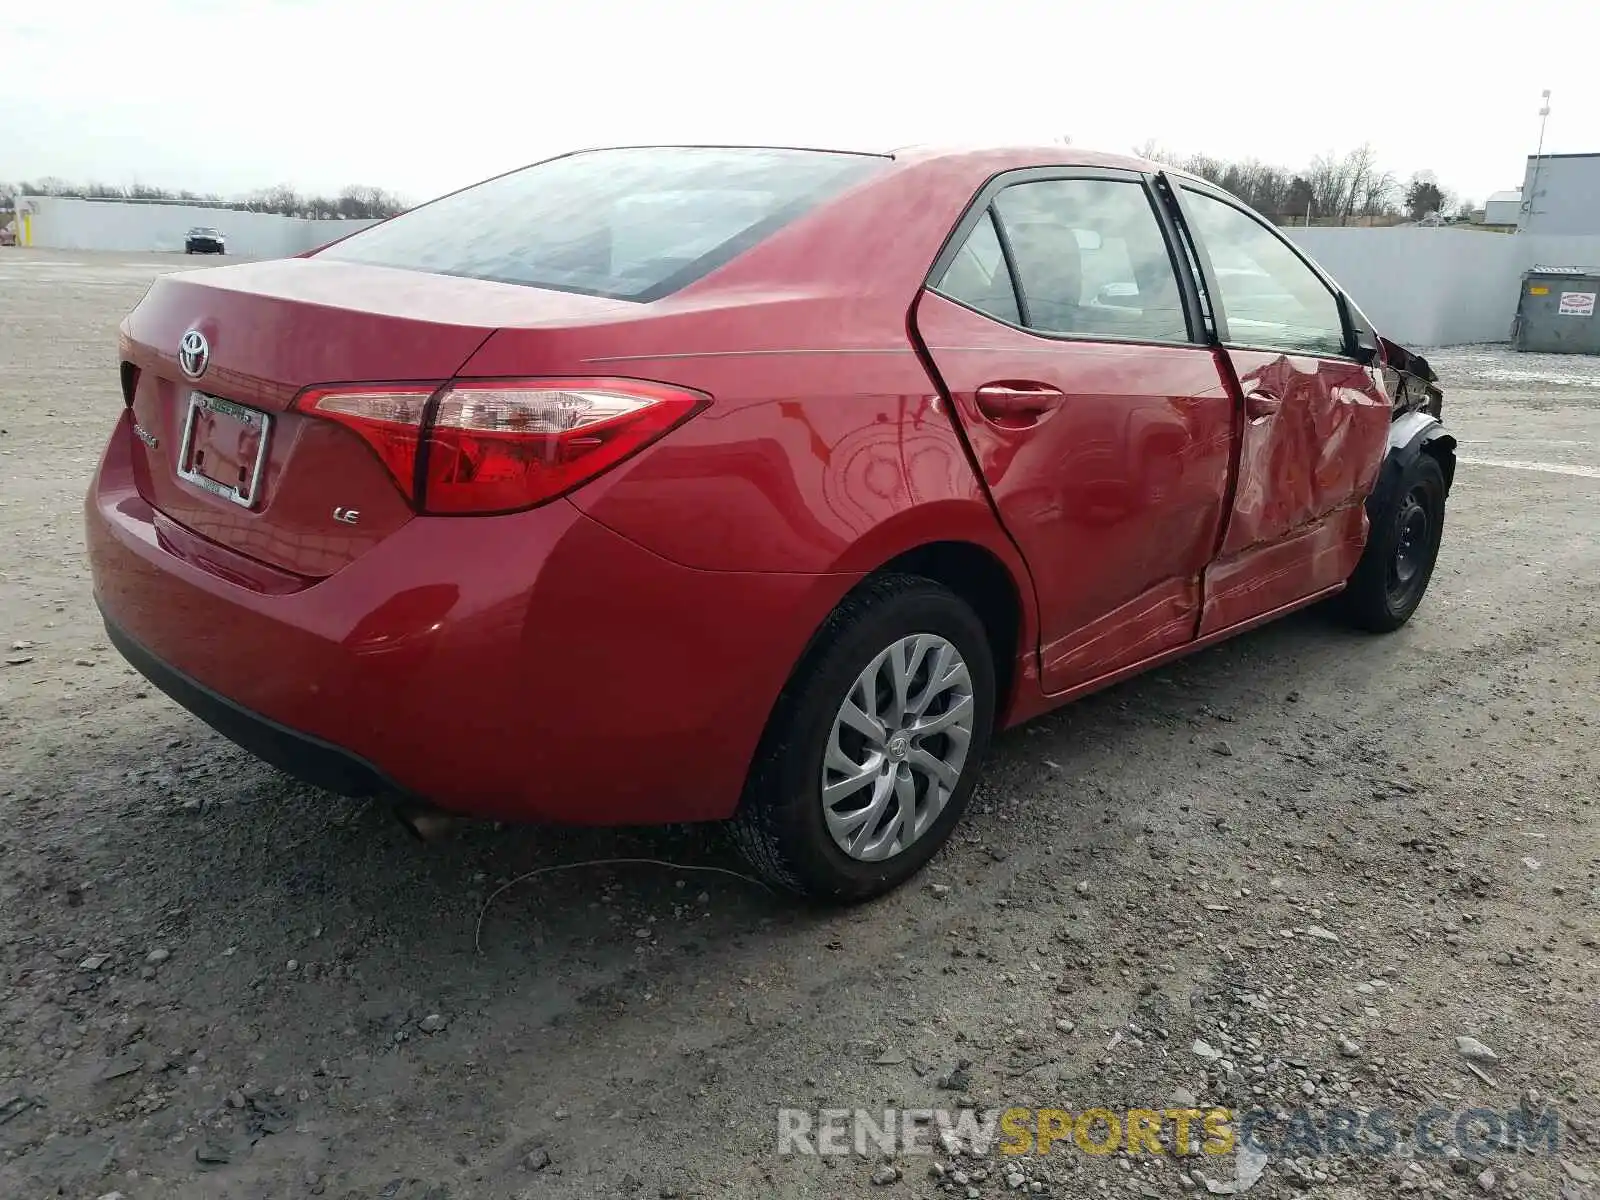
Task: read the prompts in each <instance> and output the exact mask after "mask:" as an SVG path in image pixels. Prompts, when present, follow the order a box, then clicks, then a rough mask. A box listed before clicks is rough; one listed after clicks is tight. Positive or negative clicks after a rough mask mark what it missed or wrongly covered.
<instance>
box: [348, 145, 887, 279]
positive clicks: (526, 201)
mask: <svg viewBox="0 0 1600 1200" xmlns="http://www.w3.org/2000/svg"><path fill="white" fill-rule="evenodd" d="M886 162H887V160H886V159H882V158H877V157H874V156H869V155H859V154H834V153H825V152H821V151H814V150H776V149H773V150H768V149H720V148H718V149H712V148H707V149H701V148H692V147H662V148H642V149H625V150H592V151H586V152H584V153H581V154H573V155H569V156H567V157H564V158H557V159H552V160H550V161H548V162H542V163H535V164H534V165H533V166H531V167H524V168H522V169H521V170H520V171H513V172H512V173H511V174H509V175H502V176H500V177H499V178H497V179H491V180H488V181H487V182H485V183H480V184H477V185H475V186H473V187H470V188H467V189H466V190H465V191H460V192H456V193H454V194H453V195H449V196H445V197H444V198H443V199H440V200H435V201H434V202H433V203H431V204H425V205H423V206H422V207H420V208H416V209H413V210H411V211H410V212H407V213H402V214H401V215H400V216H398V217H395V218H393V219H392V220H390V221H386V222H384V223H383V224H381V225H375V226H373V227H372V228H371V229H364V230H362V231H361V232H360V233H357V234H355V235H354V236H352V237H349V238H346V239H345V240H344V241H342V242H339V243H337V244H335V245H333V246H330V247H329V248H328V249H326V250H324V251H322V252H321V253H320V254H319V255H318V257H320V258H327V259H335V260H338V261H340V262H357V263H367V264H370V265H373V266H382V267H401V268H404V269H408V270H415V271H430V272H433V273H435V274H440V275H461V276H466V277H468V278H472V279H492V280H498V281H500V282H502V283H520V284H527V285H528V286H530V287H541V288H552V289H555V290H557V291H569V292H582V293H584V294H586V295H592V296H608V297H612V298H614V299H619V300H640V301H648V300H655V299H658V298H660V297H661V296H665V295H667V294H668V293H670V292H674V291H676V290H678V289H679V288H681V287H684V286H686V285H688V284H690V283H692V282H694V281H695V280H696V279H699V278H700V277H701V276H702V275H705V274H707V273H708V272H710V271H712V270H714V269H715V268H716V267H719V266H721V265H722V264H723V263H725V262H728V261H729V260H730V259H732V258H733V257H734V256H735V255H738V254H740V253H742V252H744V251H745V250H747V249H749V248H750V247H751V246H753V245H755V244H756V243H757V242H759V241H761V240H762V239H763V238H765V237H767V236H768V235H770V234H771V233H773V232H774V231H775V230H777V229H778V228H780V227H781V226H783V225H785V224H787V223H788V222H790V221H792V220H794V219H795V218H796V217H798V216H800V215H801V214H802V213H804V212H805V211H807V210H808V209H810V208H812V207H813V206H815V205H816V204H818V203H820V202H822V201H824V200H827V199H829V198H831V197H832V196H835V195H837V194H838V193H839V192H841V191H843V190H844V189H845V188H847V187H849V186H850V185H851V184H852V183H854V182H856V181H857V180H858V179H861V178H862V177H863V176H865V175H866V174H867V173H869V172H871V171H874V170H877V169H880V168H881V167H883V166H884V165H885V164H886Z"/></svg>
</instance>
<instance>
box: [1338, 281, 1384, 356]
mask: <svg viewBox="0 0 1600 1200" xmlns="http://www.w3.org/2000/svg"><path fill="white" fill-rule="evenodd" d="M1339 307H1340V308H1342V309H1343V310H1344V319H1345V323H1346V325H1347V326H1348V327H1349V329H1350V342H1351V346H1352V347H1353V349H1354V351H1355V359H1356V361H1357V362H1359V363H1360V364H1361V365H1362V366H1364V367H1370V366H1371V365H1372V364H1373V363H1375V362H1377V361H1378V360H1379V358H1380V357H1381V351H1380V349H1379V346H1378V333H1377V330H1375V329H1373V328H1372V326H1370V325H1368V324H1367V323H1366V322H1365V321H1363V320H1362V319H1361V316H1360V314H1358V313H1357V312H1356V310H1355V306H1354V305H1352V304H1351V303H1350V301H1349V299H1348V298H1347V297H1345V296H1340V297H1339Z"/></svg>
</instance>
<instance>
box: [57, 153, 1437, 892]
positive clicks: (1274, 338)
mask: <svg viewBox="0 0 1600 1200" xmlns="http://www.w3.org/2000/svg"><path fill="white" fill-rule="evenodd" d="M1219 264H1220V265H1219ZM121 359H122V363H121V382H122V398H123V401H124V410H123V411H122V413H121V414H120V415H119V416H118V417H117V419H116V422H115V427H114V429H113V432H112V435H111V439H110V443H109V445H108V446H107V448H106V451H105V455H104V458H103V461H102V462H101V464H100V467H99V470H98V472H97V474H96V476H95V479H94V482H93V484H92V487H91V489H90V493H89V496H88V501H87V514H86V516H87V542H88V551H89V558H90V562H91V564H92V570H93V580H94V591H95V597H96V599H97V601H98V603H99V605H100V607H101V610H102V612H103V614H104V617H105V621H106V625H107V628H108V631H109V634H110V637H111V639H112V641H113V642H114V644H115V645H116V646H117V647H118V648H119V649H120V650H121V652H122V653H123V654H124V655H125V656H126V657H127V658H128V660H129V661H130V662H131V663H133V664H134V665H135V666H136V667H137V668H138V669H139V670H140V671H141V672H143V673H144V674H145V675H146V676H148V677H149V678H150V679H151V680H152V681H153V682H154V683H155V684H156V685H157V686H159V687H160V688H162V689H164V690H165V691H166V692H168V693H169V694H170V695H171V696H173V697H174V698H175V699H177V700H178V701H179V702H180V703H182V704H184V705H186V706H188V707H189V708H190V709H192V710H193V711H194V712H196V713H197V714H199V715H200V716H201V717H203V718H204V719H205V720H207V721H209V722H210V723H211V724H212V725H214V726H215V727H216V728H217V729H219V730H221V731H222V732H223V733H224V734H226V735H227V736H229V737H230V738H232V739H234V740H235V741H237V742H238V743H239V744H241V745H243V746H246V747H248V748H249V749H251V750H252V751H254V752H255V753H257V754H258V755H260V756H261V757H262V758H264V759H266V760H268V761H269V762H273V763H276V764H278V765H279V766H281V767H283V768H284V769H285V770H288V771H291V772H293V773H295V774H296V775H298V776H300V777H301V778H303V779H307V780H310V781H313V782H315V783H318V784H321V785H322V786H324V787H327V788H329V789H331V790H333V791H336V792H341V793H345V794H350V795H386V796H393V797H399V798H404V799H405V800H406V801H407V802H408V803H411V804H415V803H428V804H431V805H435V806H438V807H439V808H442V809H444V810H447V811H449V812H454V813H467V814H475V815H481V816H491V817H497V818H505V819H522V820H541V821H560V822H576V823H587V824H622V823H640V822H676V821H699V820H704V821H711V820H723V821H727V822H729V823H730V826H731V828H732V830H733V832H734V834H735V836H736V838H737V841H738V843H739V844H740V846H741V847H742V848H743V850H744V852H745V853H746V855H747V856H748V857H749V859H750V861H751V862H752V863H753V864H754V866H755V867H756V869H758V870H759V871H760V872H761V873H762V875H763V876H764V877H765V878H767V879H768V880H770V881H771V882H773V883H774V884H775V885H778V886H781V887H785V888H788V889H791V890H792V891H794V892H796V893H800V894H803V895H807V896H812V897H819V898H824V899H828V900H837V901H851V900H860V899H864V898H866V897H870V896H873V895H876V894H879V893H881V892H884V891H886V890H887V889H889V888H892V887H894V886H895V885H897V884H899V883H900V882H902V881H903V880H905V879H906V878H908V877H909V876H910V875H912V874H913V873H914V872H916V871H917V870H918V869H919V868H920V867H921V866H922V865H923V864H924V863H926V862H927V861H928V859H929V858H930V857H931V856H932V855H933V854H934V853H935V852H936V851H937V850H938V849H939V847H940V845H941V844H943V842H944V841H945V839H946V838H947V837H948V836H949V835H950V832H951V829H952V828H953V826H954V825H955V823H956V822H957V820H958V819H959V818H960V815H961V812H962V809H963V808H964V806H965V805H966V803H967V799H968V797H969V795H970V794H971V792H972V788H973V784H974V781H975V780H976V778H977V776H978V773H979V770H980V764H981V762H982V760H983V756H984V752H985V751H986V750H987V748H988V746H989V741H990V738H991V736H992V735H993V734H994V732H995V731H996V730H999V729H1003V728H1005V727H1007V726H1011V725H1015V724H1017V723H1019V722H1022V721H1026V720H1028V719H1029V718H1031V717H1034V716H1036V715H1038V714H1040V713H1043V712H1045V711H1047V710H1049V709H1051V708H1054V707H1056V706H1057V705H1060V704H1063V703H1066V702H1068V701H1070V700H1072V699H1074V698H1076V697H1079V696H1082V695H1084V694H1086V693H1088V692H1092V691H1094V690H1096V689H1098V688H1103V687H1105V686H1107V685H1109V684H1112V683H1115V682H1117V681H1118V680H1121V679H1125V678H1127V677H1128V676H1130V675H1132V674H1134V673H1136V672H1139V671H1143V670H1145V669H1147V668H1150V667H1153V666H1156V665H1158V664H1161V663H1164V662H1167V661H1169V660H1171V659H1173V658H1175V657H1177V656H1179V655H1182V654H1186V653H1189V652H1191V651H1193V650H1196V649H1198V648H1200V647H1202V646H1207V645H1210V644H1212V643H1215V642H1217V641H1219V640H1221V639H1223V638H1227V637H1230V636H1232V635H1234V634H1236V633H1238V632H1240V631H1241V630H1246V629H1250V628H1252V627H1254V626H1256V625H1259V624H1261V623H1262V622H1265V621H1268V620H1271V619H1273V618H1275V617H1278V616H1281V615H1282V614H1284V613H1287V612H1290V611H1292V610H1295V609H1298V608H1300V607H1302V606H1304V605H1308V604H1311V603H1313V602H1315V601H1319V600H1322V599H1324V598H1335V597H1336V598H1337V601H1338V603H1339V604H1340V606H1341V608H1342V611H1343V612H1344V613H1345V614H1346V616H1347V617H1348V618H1349V619H1350V620H1351V621H1352V622H1353V623H1354V624H1356V625H1358V626H1360V627H1361V628H1364V629H1368V630H1376V631H1385V630H1393V629H1396V628H1398V627H1400V626H1401V625H1403V624H1405V622H1406V621H1407V620H1409V619H1410V617H1411V616H1412V614H1413V612H1415V610H1416V609H1417V606H1418V605H1419V603H1420V602H1421V601H1422V597H1423V593H1424V591H1425V590H1426V588H1427V586H1428V581H1429V578H1430V576H1431V573H1432V571H1433V566H1434V561H1435V557H1436V555H1437V552H1438V549H1439V545H1440V537H1441V532H1442V529H1443V521H1444V515H1445V501H1446V496H1447V493H1448V491H1449V488H1450V484H1451V480H1452V477H1453V474H1454V470H1455V455H1454V445H1455V442H1454V439H1453V438H1452V437H1451V436H1450V435H1449V434H1448V433H1446V432H1445V430H1444V428H1443V426H1442V424H1441V422H1440V416H1441V413H1440V407H1441V404H1442V398H1441V394H1440V392H1439V390H1438V388H1437V386H1436V384H1437V381H1436V379H1435V378H1434V376H1433V374H1432V372H1431V371H1430V370H1429V368H1428V366H1427V364H1426V362H1425V361H1423V360H1422V359H1420V358H1418V357H1416V356H1414V355H1411V354H1409V353H1407V352H1406V351H1404V350H1403V349H1401V348H1400V347H1398V346H1396V345H1394V344H1393V343H1392V342H1388V341H1386V340H1384V339H1383V338H1381V337H1380V336H1379V335H1378V333H1377V332H1376V331H1375V330H1374V329H1373V327H1372V326H1371V324H1370V323H1369V322H1368V320H1367V319H1366V317H1364V316H1363V315H1362V313H1361V311H1360V309H1359V308H1358V307H1357V306H1356V304H1355V303H1354V302H1353V301H1352V300H1351V299H1350V297H1349V296H1348V295H1347V294H1345V293H1344V292H1343V291H1341V289H1340V288H1339V287H1338V285H1337V284H1336V283H1335V282H1334V281H1333V280H1331V279H1330V278H1329V277H1328V276H1327V275H1326V274H1325V273H1324V272H1323V271H1322V270H1321V269H1320V268H1319V267H1317V266H1316V265H1315V264H1314V263H1313V262H1312V261H1311V260H1309V259H1308V258H1306V257H1305V256H1304V255H1303V254H1302V253H1301V252H1300V251H1299V250H1298V249H1297V248H1296V247H1295V246H1293V245H1292V244H1291V243H1289V242H1288V241H1286V240H1285V239H1284V237H1283V236H1282V235H1281V234H1280V233H1279V232H1278V230H1276V229H1275V228H1274V227H1273V226H1272V225H1271V224H1270V223H1268V222H1267V221H1266V220H1264V219H1263V218H1261V217H1260V216H1258V215H1257V214H1255V213H1254V212H1252V211H1250V210H1249V209H1248V208H1246V207H1245V206H1244V205H1243V204H1241V203H1240V202H1239V201H1238V200H1236V199H1235V198H1233V197H1232V196H1230V195H1228V194H1226V193H1224V192H1222V191H1220V190H1219V189H1217V188H1216V187H1214V186H1212V185H1211V184H1208V183H1206V182H1204V181H1202V180H1200V179H1198V178H1195V177H1192V176H1189V175H1185V174H1182V173H1180V172H1176V171H1170V170H1164V169H1162V168H1160V167H1158V166H1157V165H1155V164H1153V163H1149V162H1145V161H1142V160H1138V159H1130V158H1123V157H1115V156H1109V155H1099V154H1093V153H1088V152H1085V151H1082V150H1079V149H1075V148H1071V147H1062V146H1050V147H1044V148H1040V149H1036V150H1001V149H995V150H987V151H968V152H960V153H944V152H938V151H928V150H913V151H905V152H898V153H895V154H889V155H872V154H845V153H832V152H824V151H807V150H778V149H763V148H693V147H654V148H652V147H642V148H632V149H618V150H599V151H589V152H583V153H578V154H572V155H567V156H563V157H560V158H556V159H553V160H550V161H547V162H543V163H539V164H535V165H534V166H531V167H528V168H525V169H523V170H520V171H514V172H511V173H510V174H507V175H503V176H500V177H498V178H496V179H493V180H490V181H488V182H486V183H482V184H479V185H476V186H474V187H470V188H467V189H465V190H464V191H461V192H457V193H455V194H453V195H450V196H447V197H445V198H443V199H441V200H438V201H435V202H433V203H432V204H428V205H424V206H422V207H420V208H416V209H413V210H411V211H410V212H407V213H405V214H403V215H401V216H398V217H395V218H393V219H392V220H390V221H388V222H386V223H384V224H381V225H377V226H374V227H372V228H369V229H366V230H363V231H360V232H358V233H356V234H354V235H352V236H351V237H348V238H346V239H344V240H342V241H339V242H337V243H335V244H333V245H331V246H329V247H326V248H324V249H322V250H320V251H314V252H310V253H308V254H306V255H304V256H302V257H300V258H296V259H287V260H281V261H271V262H260V263H253V264H245V265H234V266H226V267H219V268H214V269H205V270H198V271H190V272H180V273H175V274H169V275H164V276H162V277H160V278H159V279H157V280H156V282H155V283H154V285H153V286H152V287H151V289H150V291H149V293H148V294H147V295H146V296H145V297H144V299H143V300H142V301H141V302H140V303H139V305H138V307H137V308H135V309H134V310H133V312H132V313H131V314H130V315H129V316H128V318H127V319H126V321H125V322H124V324H123V327H122V331H121ZM1399 652H1402V650H1401V647H1400V646H1398V645H1397V646H1396V653H1399Z"/></svg>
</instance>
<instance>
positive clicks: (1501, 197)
mask: <svg viewBox="0 0 1600 1200" xmlns="http://www.w3.org/2000/svg"><path fill="white" fill-rule="evenodd" d="M1521 214H1522V189H1521V188H1509V189H1507V190H1506V191H1503V192H1495V193H1494V194H1493V195H1491V196H1490V197H1489V198H1488V199H1487V200H1485V201H1484V202H1483V223H1484V224H1485V225H1515V224H1516V223H1517V221H1518V219H1519V218H1520V217H1521Z"/></svg>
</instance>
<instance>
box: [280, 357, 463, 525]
mask: <svg viewBox="0 0 1600 1200" xmlns="http://www.w3.org/2000/svg"><path fill="white" fill-rule="evenodd" d="M438 390H439V385H438V384H436V383H432V384H407V385H402V386H397V387H388V386H386V387H364V388H363V387H349V388H316V389H313V390H312V391H309V392H301V393H300V397H299V399H298V400H296V401H295V407H296V408H297V409H299V410H300V411H301V412H303V413H305V414H306V415H307V416H312V417H324V418H326V419H327V420H329V421H337V422H338V423H339V424H340V425H344V426H346V427H347V428H349V429H352V430H354V431H355V432H356V433H358V434H360V435H361V437H362V440H364V441H365V442H366V443H367V445H369V446H371V447H372V449H373V450H374V451H376V453H377V455H378V457H379V458H380V459H381V460H382V461H383V465H384V466H386V467H388V468H389V473H390V474H391V475H393V476H394V481H395V482H396V483H398V484H399V485H400V490H401V491H402V492H404V493H405V495H406V499H408V500H410V501H412V502H413V503H415V502H416V500H417V494H416V478H417V446H418V445H419V444H420V443H421V441H422V418H423V417H424V415H426V413H427V411H428V397H430V396H432V395H433V394H434V393H435V392H436V391H438Z"/></svg>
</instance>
